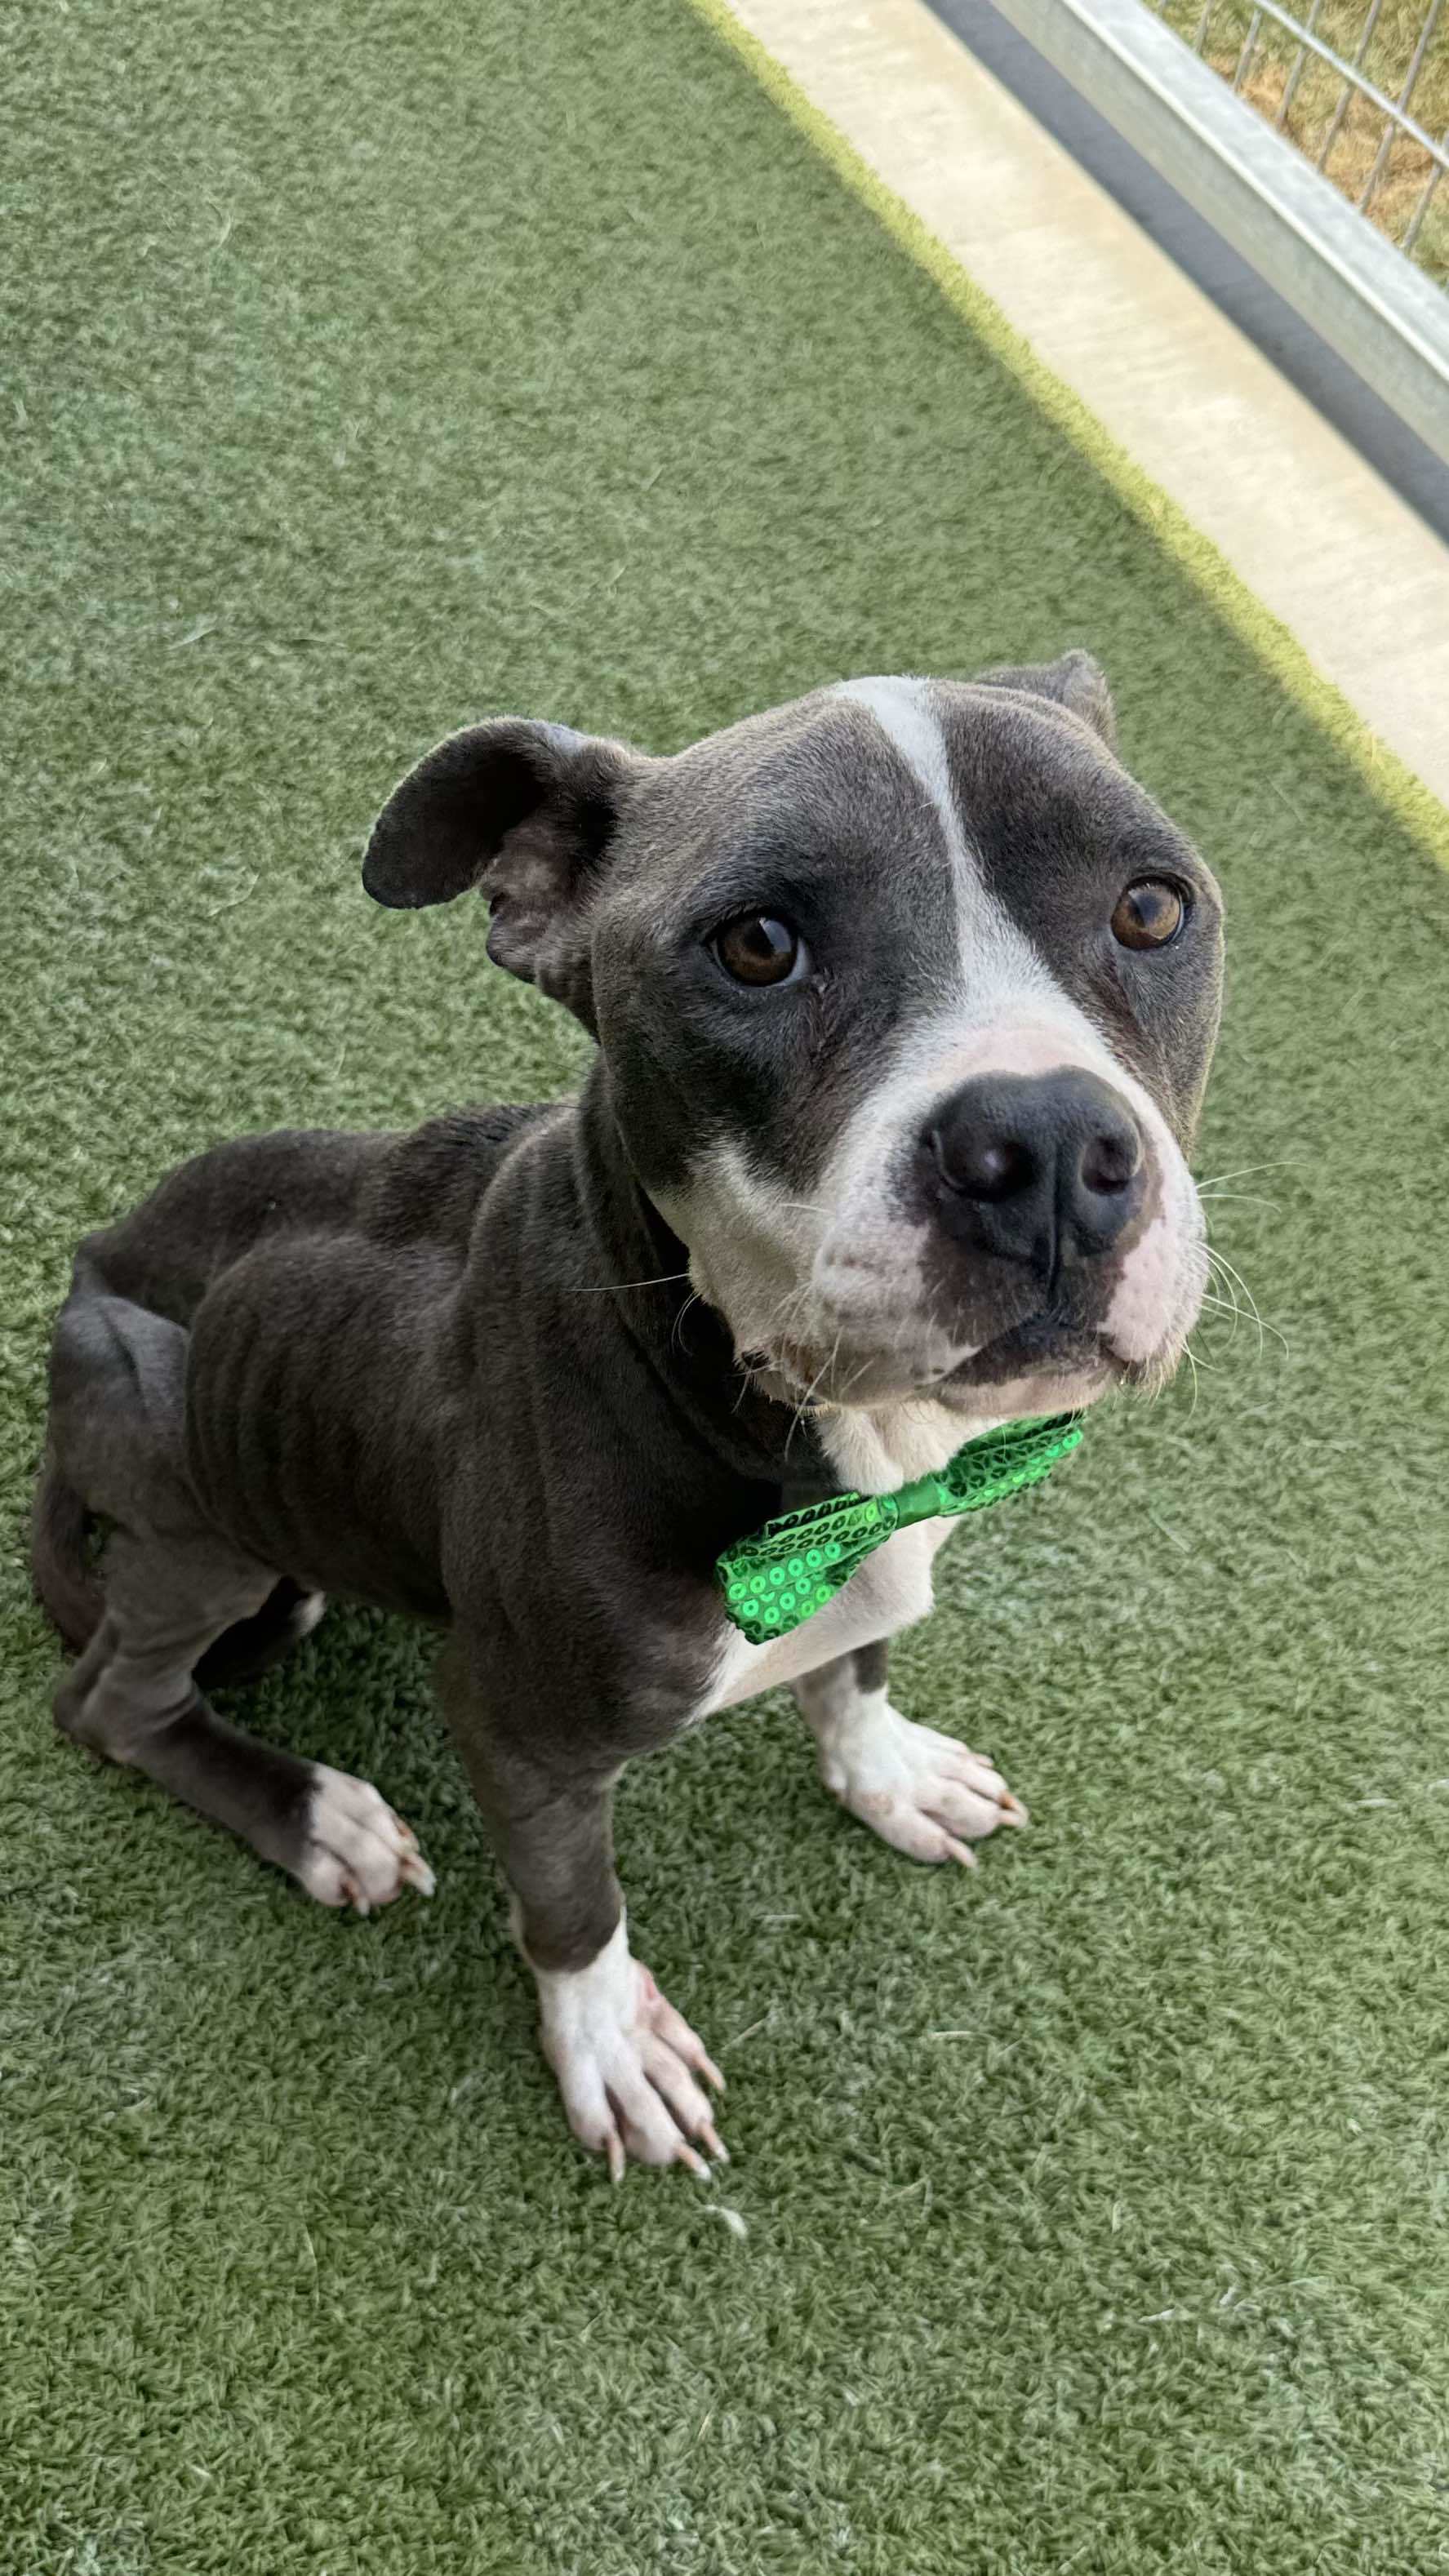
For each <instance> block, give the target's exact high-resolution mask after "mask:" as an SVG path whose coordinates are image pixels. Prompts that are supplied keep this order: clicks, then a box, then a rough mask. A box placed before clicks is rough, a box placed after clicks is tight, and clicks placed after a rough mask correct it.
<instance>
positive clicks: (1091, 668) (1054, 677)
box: [981, 652, 1117, 751]
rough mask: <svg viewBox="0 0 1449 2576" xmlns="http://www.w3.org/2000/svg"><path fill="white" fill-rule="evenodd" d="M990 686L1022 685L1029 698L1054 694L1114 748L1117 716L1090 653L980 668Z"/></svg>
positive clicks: (1104, 676) (1102, 675)
mask: <svg viewBox="0 0 1449 2576" xmlns="http://www.w3.org/2000/svg"><path fill="white" fill-rule="evenodd" d="M981 679H982V683H983V685H984V686H985V687H987V688H991V689H1022V690H1025V691H1026V692H1027V694H1028V695H1029V696H1031V697H1033V698H1054V699H1055V700H1056V703H1057V705H1058V706H1060V707H1066V708H1067V709H1068V710H1069V712H1070V713H1071V714H1072V715H1074V716H1081V717H1082V718H1083V719H1084V721H1085V722H1086V723H1087V724H1089V725H1090V726H1091V728H1092V730H1093V732H1094V733H1099V734H1100V735H1101V737H1102V740H1103V741H1104V743H1105V744H1106V746H1107V749H1108V750H1109V751H1115V750H1116V748H1117V716H1116V711H1115V709H1114V707H1113V705H1112V692H1111V690H1110V689H1109V688H1108V686H1107V674H1106V672H1105V671H1104V670H1103V668H1102V665H1101V663H1100V662H1094V661H1093V659H1092V656H1091V654H1090V653H1082V652H1072V653H1063V654H1062V656H1061V658H1060V660H1059V661H1056V662H1031V663H1026V664H1024V665H1023V666H1022V667H1021V668H1020V669H1019V670H1005V671H983V672H982V674H981Z"/></svg>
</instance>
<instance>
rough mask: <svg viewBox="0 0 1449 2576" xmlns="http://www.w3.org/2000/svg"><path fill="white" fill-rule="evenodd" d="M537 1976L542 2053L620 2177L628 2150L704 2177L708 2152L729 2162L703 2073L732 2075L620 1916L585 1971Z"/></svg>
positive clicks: (574, 2123)
mask: <svg viewBox="0 0 1449 2576" xmlns="http://www.w3.org/2000/svg"><path fill="white" fill-rule="evenodd" d="M534 1973H535V1975H536V1976H537V1978H538V1997H539V2013H540V2022H541V2028H542V2034H543V2053H544V2055H545V2057H546V2058H547V2059H548V2062H549V2064H550V2066H551V2067H552V2068H553V2071H554V2073H555V2075H556V2076H557V2078H558V2087H559V2091H560V2092H561V2094H562V2095H563V2102H564V2109H565V2111H566V2112H567V2114H568V2123H569V2127H570V2128H571V2129H572V2131H573V2133H574V2136H575V2137H576V2138H578V2139H580V2140H581V2141H582V2143H583V2145H584V2146H586V2147H590V2148H592V2150H593V2152H594V2153H595V2154H596V2155H603V2156H607V2158H608V2161H609V2172H610V2175H611V2176H612V2178H613V2180H614V2181H615V2182H618V2181H620V2180H621V2179H622V2176H623V2172H624V2164H625V2160H626V2158H628V2157H630V2156H632V2157H633V2159H634V2161H635V2162H636V2163H637V2164H641V2165H685V2166H687V2167H688V2169H689V2171H690V2172H691V2173H693V2174H699V2175H701V2176H703V2175H704V2174H706V2173H707V2172H708V2170H709V2168H708V2166H707V2165H706V2163H705V2161H704V2157H705V2156H706V2155H707V2156H715V2157H718V2158H719V2159H720V2160H721V2161H722V2162H727V2161H728V2159H727V2158H726V2156H725V2150H724V2148H723V2147H722V2145H721V2144H720V2141H719V2137H718V2135H717V2133H716V2130H715V2126H714V2120H713V2116H712V2107H711V2104H710V2101H709V2097H708V2095H707V2094H706V2093H705V2092H704V2090H703V2089H702V2084H701V2082H699V2081H697V2080H696V2079H698V2078H702V2079H703V2084H711V2085H714V2086H716V2087H717V2088H718V2089H719V2090H720V2091H723V2089H724V2077H723V2076H722V2075H721V2074H720V2072H719V2069H718V2067H717V2066H715V2065H714V2064H713V2063H712V2061H711V2060H710V2058H709V2057H708V2056H707V2054H706V2052H705V2049H704V2047H703V2044H702V2043H701V2041H699V2040H698V2039H696V2037H695V2035H694V2032H693V2031H692V2030H691V2029H690V2027H689V2024H688V2022H687V2021H685V2020H684V2018H683V2016H682V2015H681V2014H679V2013H677V2012H676V2011H675V2009H674V2006H673V2005H672V2004H671V2003H667V2002H666V2001H665V1998H664V1996H663V1995H661V1993H660V1991H659V1988H658V1987H657V1986H656V1984H655V1982H654V1979H653V1978H652V1977H651V1976H650V1974H649V1971H648V1969H647V1968H644V1967H641V1966H640V1964H639V1961H638V1960H637V1959H634V1958H631V1957H630V1955H629V1943H628V1936H627V1933H626V1931H625V1928H624V1925H623V1923H622V1922H621V1923H620V1924H619V1926H618V1929H617V1930H616V1931H615V1932H614V1934H613V1936H612V1938H611V1939H610V1940H609V1941H607V1942H606V1943H605V1945H604V1947H603V1949H602V1950H601V1951H600V1952H599V1955H598V1957H597V1958H596V1959H591V1960H590V1962H589V1965H588V1966H587V1967H586V1968H573V1969H561V1970H553V1971H548V1970H543V1969H536V1970H535V1971H534ZM701 2148H702V2149H703V2150H704V2154H703V2155H702V2154H701V2153H700V2149H701Z"/></svg>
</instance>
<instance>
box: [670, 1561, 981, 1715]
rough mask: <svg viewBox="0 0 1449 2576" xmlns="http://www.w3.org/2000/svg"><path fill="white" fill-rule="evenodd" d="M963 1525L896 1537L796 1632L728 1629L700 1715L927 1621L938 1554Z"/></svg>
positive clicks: (747, 1697)
mask: <svg viewBox="0 0 1449 2576" xmlns="http://www.w3.org/2000/svg"><path fill="white" fill-rule="evenodd" d="M957 1526H958V1524H957V1523H956V1522H955V1521H919V1522H918V1523H917V1524H916V1527H915V1528H914V1529H908V1530H902V1531H901V1532H900V1533H899V1535H898V1536H897V1537H895V1538H888V1539H887V1540H886V1543H885V1545H884V1547H878V1548H877V1549H876V1551H875V1554H874V1556H868V1557H867V1558H866V1561H865V1563H864V1565H862V1566H861V1567H860V1568H859V1569H858V1570H857V1572H856V1573H854V1574H853V1575H852V1576H851V1578H850V1581H849V1582H848V1583H847V1584H846V1586H845V1589H844V1591H843V1592H837V1594H836V1596H835V1598H834V1600H833V1601H830V1602H827V1604H826V1606H825V1608H824V1609H823V1610H817V1611H816V1613H815V1616H814V1618H813V1619H806V1620H804V1621H802V1623H801V1625H800V1626H799V1627H798V1628H792V1629H791V1631H790V1634H789V1636H788V1637H772V1638H771V1640H770V1643H769V1644H768V1646H752V1645H750V1644H749V1642H748V1640H747V1639H746V1638H744V1637H742V1636H740V1635H739V1634H738V1632H737V1631H736V1630H735V1629H733V1628H731V1629H729V1630H727V1632H726V1634H727V1639H728V1642H727V1643H726V1645H725V1647H724V1650H723V1652H722V1654H721V1657H720V1661H719V1663H718V1665H717V1667H716V1669H715V1672H714V1674H713V1676H712V1678H711V1680H710V1684H709V1688H708V1690H707V1691H706V1693H705V1696H704V1698H703V1699H702V1700H701V1702H700V1704H699V1706H698V1708H696V1710H695V1711H694V1715H695V1716H696V1717H697V1718H700V1717H712V1716H713V1714H714V1712H715V1710H716V1709H717V1708H732V1707H733V1706H734V1704H735V1702H736V1701H737V1700H742V1699H753V1698H754V1696H755V1694H756V1692H757V1691H767V1690H775V1689H776V1688H777V1687H778V1686H779V1684H780V1683H781V1682H792V1681H794V1680H796V1679H797V1678H798V1676H799V1675H800V1674H801V1673H813V1672H814V1671H815V1670H816V1668H817V1667H818V1666H819V1665H821V1664H829V1663H833V1662H834V1660H835V1657H836V1656H837V1655H848V1654H850V1653H851V1652H852V1651H853V1650H854V1648H855V1647H857V1646H868V1645H869V1644H870V1643H871V1641H872V1639H873V1638H876V1637H890V1636H893V1635H894V1634H895V1631H896V1630H897V1628H909V1627H911V1626H912V1625H913V1623H914V1622H915V1621H916V1620H917V1619H924V1617H925V1615H926V1613H927V1611H928V1610H929V1609H930V1606H931V1559H932V1557H933V1556H934V1555H935V1553H936V1550H937V1548H938V1547H940V1546H941V1545H942V1544H943V1543H944V1541H945V1540H946V1539H948V1538H949V1537H950V1535H951V1532H952V1531H953V1529H955V1528H956V1527H957Z"/></svg>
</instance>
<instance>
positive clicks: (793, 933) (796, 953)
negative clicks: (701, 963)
mask: <svg viewBox="0 0 1449 2576" xmlns="http://www.w3.org/2000/svg"><path fill="white" fill-rule="evenodd" d="M714 953H715V955H716V957H717V958H718V959H719V962H720V964H721V966H723V968H724V970H725V973H726V974H727V975H733V977H734V979H735V982H736V983H737V984H785V983H788V982H789V980H790V977H791V976H792V975H793V974H794V973H795V971H796V969H797V967H798V966H799V965H800V963H801V961H802V959H803V957H804V954H805V951H804V947H803V945H802V942H801V939H800V934H799V932H798V931H797V930H792V929H791V927H790V925H789V923H788V921H777V920H776V919H775V916H774V914H773V913H772V912H745V913H741V915H740V918H739V920H738V921H727V922H726V923H725V926H724V928H723V930H721V931H718V932H717V933H716V935H715V943H714Z"/></svg>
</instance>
